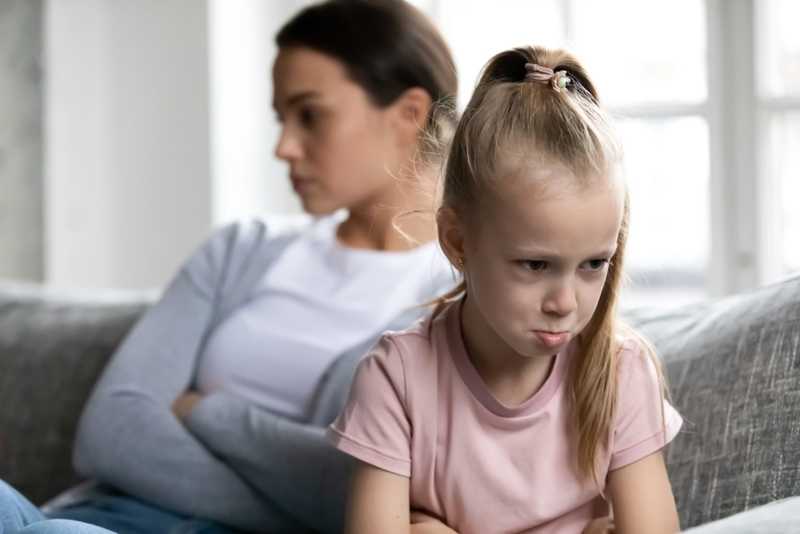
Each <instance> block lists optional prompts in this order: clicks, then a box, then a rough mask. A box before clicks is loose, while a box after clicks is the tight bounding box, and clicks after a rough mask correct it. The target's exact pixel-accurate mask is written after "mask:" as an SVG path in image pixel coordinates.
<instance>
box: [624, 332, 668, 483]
mask: <svg viewBox="0 0 800 534" xmlns="http://www.w3.org/2000/svg"><path fill="white" fill-rule="evenodd" d="M617 391H618V393H617V414H616V419H615V423H614V434H613V438H612V446H611V464H610V466H609V470H612V471H613V470H614V469H619V468H620V467H624V466H626V465H628V464H632V463H633V462H635V461H637V460H641V459H642V458H644V457H645V456H648V455H650V454H652V453H654V452H656V451H658V450H660V449H662V448H663V447H664V446H665V445H666V444H667V443H669V442H670V441H672V439H673V438H674V437H675V436H676V435H677V434H678V430H680V428H681V424H682V422H683V420H682V418H681V416H680V414H679V413H678V412H677V410H675V408H673V407H672V405H671V404H670V403H669V402H667V401H666V400H664V398H663V396H662V393H661V386H660V384H659V382H658V375H657V373H656V367H655V365H654V364H653V362H652V361H651V359H650V357H649V356H648V355H647V352H646V351H645V349H644V348H643V347H642V346H641V344H640V343H638V342H637V341H636V340H634V339H631V338H628V339H627V340H625V342H624V343H623V344H622V347H621V348H620V351H619V374H618V384H617Z"/></svg>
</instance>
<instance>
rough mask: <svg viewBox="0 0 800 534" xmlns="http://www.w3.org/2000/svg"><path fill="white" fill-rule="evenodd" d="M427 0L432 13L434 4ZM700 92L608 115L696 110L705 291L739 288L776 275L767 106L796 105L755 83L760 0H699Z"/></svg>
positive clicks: (437, 11)
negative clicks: (701, 132)
mask: <svg viewBox="0 0 800 534" xmlns="http://www.w3.org/2000/svg"><path fill="white" fill-rule="evenodd" d="M444 1H447V0H428V2H427V6H428V11H429V13H430V14H431V16H432V18H433V19H434V20H435V21H437V22H438V21H439V20H440V18H441V17H440V15H441V13H442V8H441V6H442V3H443V2H444ZM560 4H561V10H562V13H563V20H564V24H565V28H564V35H565V36H566V39H567V41H574V39H573V37H574V31H573V26H574V23H573V19H574V10H575V0H560ZM704 4H705V16H706V21H705V24H706V43H707V50H706V53H707V69H708V70H707V79H708V97H707V99H706V101H705V102H700V103H696V104H653V105H637V106H631V107H612V108H611V109H610V110H609V111H610V112H611V113H612V115H613V116H614V117H615V118H634V119H642V120H647V119H664V118H678V117H684V116H699V117H702V118H704V119H705V120H706V121H707V123H708V132H709V187H710V192H709V193H710V195H709V198H710V202H711V205H710V206H709V210H710V229H709V231H710V245H711V248H710V250H709V262H708V267H707V281H708V282H707V286H706V289H707V292H708V294H709V296H712V297H714V296H722V295H730V294H735V293H740V292H742V291H746V290H748V289H751V288H753V287H756V286H758V285H762V284H764V283H768V282H771V281H773V280H775V279H778V278H780V277H781V276H783V275H784V273H783V272H782V264H783V258H782V254H783V251H782V248H781V247H780V235H781V226H780V225H781V222H780V216H776V215H775V214H776V213H780V204H779V202H778V200H779V198H778V191H779V189H778V187H779V184H776V183H773V182H771V181H770V180H769V177H770V175H771V173H770V172H769V170H768V168H769V164H770V162H769V148H770V147H769V143H768V126H769V121H770V118H771V116H772V114H773V113H776V112H790V111H800V97H788V98H770V97H767V96H765V95H764V94H762V93H761V92H760V91H759V87H757V77H758V64H759V62H758V58H759V57H760V56H759V53H761V50H762V49H761V48H760V47H761V46H762V43H763V39H761V31H763V30H762V28H763V24H762V21H763V17H764V9H765V0H739V1H737V2H731V1H730V0H705V2H704Z"/></svg>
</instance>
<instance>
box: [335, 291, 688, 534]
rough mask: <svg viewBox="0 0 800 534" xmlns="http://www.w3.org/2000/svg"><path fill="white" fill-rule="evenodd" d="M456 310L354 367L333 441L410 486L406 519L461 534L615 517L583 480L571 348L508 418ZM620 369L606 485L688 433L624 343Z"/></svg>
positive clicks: (645, 363) (446, 310)
mask: <svg viewBox="0 0 800 534" xmlns="http://www.w3.org/2000/svg"><path fill="white" fill-rule="evenodd" d="M459 307H460V301H455V302H450V303H446V304H444V305H442V306H440V307H439V308H438V309H437V310H435V311H434V313H433V314H431V315H430V316H429V317H428V318H426V319H423V320H422V321H420V322H418V323H416V324H415V325H413V326H412V327H411V328H409V329H408V330H405V331H403V332H396V333H389V334H386V335H385V336H384V337H383V338H382V339H381V341H380V342H379V343H378V344H377V345H376V346H375V347H374V348H373V349H372V351H371V352H370V354H369V355H368V356H367V357H366V358H365V359H364V360H363V361H362V362H361V364H360V365H359V368H358V371H357V372H356V377H355V380H354V382H353V386H352V388H351V390H350V398H349V399H348V402H347V405H346V406H345V408H344V410H343V412H342V413H341V415H340V416H339V418H338V419H337V420H336V421H335V422H334V423H333V424H332V425H331V426H330V428H329V429H328V433H327V437H328V439H329V440H330V441H331V443H333V445H335V446H336V447H338V448H339V449H341V450H342V451H344V452H346V453H348V454H350V455H352V456H354V457H356V458H358V459H360V460H362V461H364V462H366V463H368V464H372V465H374V466H376V467H379V468H381V469H384V470H386V471H390V472H392V473H396V474H398V475H402V476H406V477H410V478H411V480H410V487H411V495H410V503H411V509H412V510H421V511H424V512H427V513H428V514H431V515H433V516H436V517H438V518H439V519H441V520H442V521H443V522H444V523H446V524H447V525H448V526H450V527H451V528H452V529H454V530H456V531H457V532H459V534H486V533H488V532H492V533H537V534H543V533H556V532H557V533H560V534H561V533H575V534H579V533H580V532H582V531H583V529H584V528H585V527H586V525H587V524H588V523H589V521H590V520H591V519H593V518H595V517H601V516H603V515H607V514H608V507H607V505H606V503H605V501H604V500H603V498H602V496H601V495H600V489H599V488H598V487H597V486H596V485H595V484H594V483H593V482H584V481H582V480H581V479H580V478H579V475H578V471H577V436H576V433H575V432H574V431H573V430H572V426H571V414H570V402H569V398H568V388H567V387H566V386H567V384H566V378H567V370H568V366H569V363H570V357H571V353H572V345H569V346H567V348H566V349H564V350H563V351H562V352H560V353H559V354H558V355H557V356H556V360H555V363H554V365H553V370H552V372H551V374H550V376H549V377H548V379H547V381H546V382H545V384H544V385H543V386H542V388H541V389H540V390H539V391H538V392H537V393H536V394H535V395H534V396H533V397H531V398H530V399H528V400H527V401H526V402H524V403H523V404H521V405H519V406H514V407H508V406H504V405H503V404H501V403H500V402H499V401H498V400H497V399H496V398H495V397H494V396H493V394H492V393H491V391H490V390H489V388H488V387H487V386H486V384H485V383H484V382H483V380H482V379H481V378H480V376H479V375H478V373H477V371H476V370H475V368H474V367H473V366H472V363H471V362H470V360H469V358H468V356H467V353H466V350H465V348H464V343H463V341H462V337H461V327H460V317H459V315H460V314H459V309H460V308H459ZM618 361H619V366H618V396H617V412H616V418H615V421H614V425H613V428H612V438H611V446H610V451H609V452H608V453H604V454H603V455H602V456H601V458H600V462H599V465H600V466H601V468H602V474H605V473H607V472H608V471H611V470H614V469H617V468H620V467H623V466H625V465H628V464H630V463H632V462H635V461H636V460H639V459H641V458H643V457H645V456H647V455H649V454H651V453H653V452H655V451H657V450H659V449H661V448H662V447H663V446H664V445H665V444H666V443H668V442H669V441H671V440H672V439H673V438H674V437H675V435H676V434H677V433H678V430H679V428H680V426H681V417H680V415H679V414H678V412H677V411H676V410H675V409H674V408H673V407H672V406H671V405H670V404H669V403H667V402H665V401H663V400H662V397H661V393H660V390H659V385H658V379H657V377H656V374H655V369H654V367H653V364H652V363H651V362H650V359H649V357H648V356H647V355H646V353H645V352H644V351H643V349H642V348H641V347H640V346H639V345H638V344H637V343H636V342H635V341H634V340H633V339H626V340H624V341H623V342H622V344H621V348H620V350H619V358H618ZM600 478H601V483H602V482H603V480H602V479H604V478H605V476H601V477H600Z"/></svg>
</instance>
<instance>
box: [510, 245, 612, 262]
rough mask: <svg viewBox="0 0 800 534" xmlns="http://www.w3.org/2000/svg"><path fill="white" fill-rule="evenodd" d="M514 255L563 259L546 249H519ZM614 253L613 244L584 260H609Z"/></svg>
mask: <svg viewBox="0 0 800 534" xmlns="http://www.w3.org/2000/svg"><path fill="white" fill-rule="evenodd" d="M515 253H516V254H518V255H519V256H522V257H530V258H535V259H537V260H558V259H561V258H563V255H562V254H558V253H556V252H553V251H549V250H546V249H535V248H522V247H519V248H517V249H516V250H515ZM616 253H617V246H616V244H615V245H614V246H613V247H609V248H605V249H601V250H599V251H597V253H595V254H590V255H589V256H588V257H587V258H586V259H601V258H611V257H612V256H613V255H614V254H616Z"/></svg>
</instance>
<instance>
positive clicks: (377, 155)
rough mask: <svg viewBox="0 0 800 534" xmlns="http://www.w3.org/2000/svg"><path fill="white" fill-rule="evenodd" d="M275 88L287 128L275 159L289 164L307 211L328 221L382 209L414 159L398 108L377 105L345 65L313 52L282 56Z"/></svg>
mask: <svg viewBox="0 0 800 534" xmlns="http://www.w3.org/2000/svg"><path fill="white" fill-rule="evenodd" d="M273 82H274V95H275V97H274V103H273V105H274V107H275V110H276V111H277V113H278V118H279V120H280V122H281V125H282V128H281V135H280V139H279V140H278V145H277V146H276V147H275V154H276V155H277V157H278V158H280V159H282V160H284V161H286V162H288V163H289V169H290V170H289V173H290V178H291V181H292V186H293V188H294V190H295V192H296V193H297V194H298V195H299V196H300V198H301V200H302V202H303V207H304V209H305V210H306V211H308V212H309V213H312V214H314V215H324V214H329V213H332V212H334V211H336V210H338V209H340V208H354V207H358V206H362V205H363V206H370V205H376V204H379V203H380V199H381V198H382V197H383V196H384V195H385V194H386V191H387V190H388V188H390V187H392V185H393V184H394V178H393V176H394V175H396V174H397V172H398V168H399V165H400V163H402V162H403V161H404V159H408V157H409V155H408V154H406V152H408V150H409V149H408V147H407V145H408V143H405V144H404V143H402V142H401V141H402V140H401V139H399V138H398V128H397V127H396V126H397V120H396V119H397V110H396V109H395V108H394V107H393V106H389V107H388V108H384V109H379V108H377V107H375V106H373V105H372V103H370V101H369V99H368V96H367V94H366V92H365V91H364V90H363V89H362V88H361V86H359V85H358V84H356V83H354V82H353V81H351V80H350V79H349V78H348V77H347V74H346V71H345V67H344V65H343V64H342V63H341V62H340V61H338V60H336V59H334V58H332V57H330V56H327V55H325V54H322V53H320V52H317V51H315V50H312V49H310V48H305V47H288V48H284V49H282V50H280V52H279V54H278V57H277V59H276V60H275V65H274V68H273ZM411 154H412V155H413V152H412V153H411Z"/></svg>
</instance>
